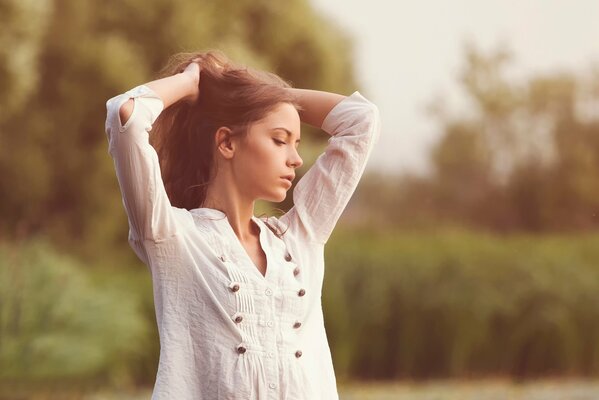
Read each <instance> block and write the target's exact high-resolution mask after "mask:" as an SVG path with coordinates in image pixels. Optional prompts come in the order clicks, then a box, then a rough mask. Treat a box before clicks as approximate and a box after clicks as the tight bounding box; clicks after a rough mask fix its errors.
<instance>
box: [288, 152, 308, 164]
mask: <svg viewBox="0 0 599 400" xmlns="http://www.w3.org/2000/svg"><path fill="white" fill-rule="evenodd" d="M287 164H288V165H289V166H290V167H293V168H299V167H301V166H302V165H303V164H304V161H303V160H302V158H301V157H300V155H299V153H298V152H297V149H295V150H294V151H293V154H292V156H291V157H290V159H289V161H288V162H287Z"/></svg>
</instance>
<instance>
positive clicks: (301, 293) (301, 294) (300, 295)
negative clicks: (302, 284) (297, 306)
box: [297, 289, 306, 297]
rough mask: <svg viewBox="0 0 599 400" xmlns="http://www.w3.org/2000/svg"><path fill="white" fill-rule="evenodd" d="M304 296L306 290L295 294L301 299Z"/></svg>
mask: <svg viewBox="0 0 599 400" xmlns="http://www.w3.org/2000/svg"><path fill="white" fill-rule="evenodd" d="M305 294H306V290H305V289H300V290H299V292H297V295H298V296H299V297H302V296H303V295H305Z"/></svg>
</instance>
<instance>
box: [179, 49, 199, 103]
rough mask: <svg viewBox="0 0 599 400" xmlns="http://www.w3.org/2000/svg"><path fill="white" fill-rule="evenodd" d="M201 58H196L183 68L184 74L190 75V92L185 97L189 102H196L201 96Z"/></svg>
mask: <svg viewBox="0 0 599 400" xmlns="http://www.w3.org/2000/svg"><path fill="white" fill-rule="evenodd" d="M198 61H199V59H197V58H196V59H194V60H192V62H191V63H190V64H189V65H188V66H187V67H186V68H185V69H184V70H183V72H182V73H183V74H184V75H185V76H188V77H189V80H190V82H191V88H190V94H189V95H188V96H186V97H185V99H184V101H187V102H189V103H195V102H196V101H197V100H198V97H199V96H200V71H201V67H200V64H199V63H198Z"/></svg>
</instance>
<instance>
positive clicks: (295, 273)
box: [293, 267, 300, 276]
mask: <svg viewBox="0 0 599 400" xmlns="http://www.w3.org/2000/svg"><path fill="white" fill-rule="evenodd" d="M299 273H300V269H299V267H295V268H294V269H293V276H297V275H298V274H299Z"/></svg>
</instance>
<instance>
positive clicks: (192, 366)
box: [106, 51, 379, 400]
mask: <svg viewBox="0 0 599 400" xmlns="http://www.w3.org/2000/svg"><path fill="white" fill-rule="evenodd" d="M163 75H164V76H165V77H163V78H160V79H158V80H154V81H152V82H148V83H146V84H143V85H140V86H137V87H135V88H133V89H131V90H129V91H127V92H125V93H123V94H120V95H118V96H116V97H113V98H111V99H110V100H108V102H107V103H106V106H107V119H106V133H107V135H108V140H109V153H110V155H111V156H112V158H113V160H114V165H115V169H116V174H117V178H118V181H119V186H120V189H121V193H122V197H123V205H124V207H125V210H126V212H127V216H128V220H129V243H130V245H131V247H132V248H133V249H134V251H135V252H136V254H137V255H138V256H139V258H140V259H141V260H142V261H143V262H144V263H145V264H146V265H147V266H148V268H149V270H150V271H151V273H152V281H153V289H154V302H155V309H156V320H157V324H158V331H159V335H160V362H159V366H158V373H157V377H156V383H155V386H154V392H153V396H152V399H190V400H191V399H193V400H199V399H205V400H214V399H260V400H262V399H288V400H291V399H302V400H316V399H323V400H325V399H326V400H331V399H337V398H338V395H337V389H336V382H335V375H334V371H333V365H332V361H331V354H330V350H329V346H328V342H327V337H326V334H325V329H324V323H323V314H322V306H321V288H322V282H323V274H324V256H323V252H324V245H325V243H326V242H327V239H328V238H329V236H330V234H331V231H332V229H333V227H334V225H335V223H336V222H337V220H338V219H339V217H340V215H341V213H342V211H343V209H344V208H345V206H346V205H347V203H348V201H349V199H350V197H351V195H352V193H353V192H354V190H355V188H356V186H357V184H358V181H359V179H360V176H361V175H362V173H363V171H364V167H365V165H366V161H367V159H368V156H369V154H370V152H371V149H372V146H373V145H374V143H375V142H376V141H377V138H378V135H379V114H378V109H377V107H376V106H374V105H373V104H372V103H371V102H369V101H368V100H366V99H365V98H364V97H363V96H362V95H361V94H360V93H359V92H354V93H353V94H352V95H351V96H348V97H345V96H342V95H339V94H333V93H327V92H321V91H315V90H306V89H294V88H291V87H290V85H289V84H288V83H286V82H285V81H283V80H282V79H281V78H279V77H277V76H276V75H274V74H271V73H267V72H260V71H255V70H252V69H249V68H247V67H241V66H236V65H235V64H233V63H232V62H231V61H230V60H228V59H227V58H226V57H225V56H224V55H223V54H222V53H221V52H218V51H210V52H206V53H193V54H189V53H185V54H179V55H177V56H175V57H173V58H172V59H171V62H170V66H169V67H167V69H166V70H165V72H164V74H163ZM300 121H302V122H305V123H308V124H310V125H313V126H316V127H319V128H322V130H324V131H325V132H326V133H328V134H329V135H330V136H331V137H330V139H329V141H328V145H327V147H326V151H325V152H324V154H322V155H320V157H319V158H318V159H317V160H316V162H315V164H314V165H313V166H312V167H311V168H310V169H309V170H308V171H307V172H306V174H305V175H304V176H303V178H302V179H301V180H300V181H299V182H298V183H297V185H296V187H295V189H294V192H293V201H294V206H293V207H292V208H291V209H290V210H289V211H288V212H287V213H285V214H284V215H282V216H281V217H280V218H276V217H270V218H264V219H263V218H257V217H255V216H254V215H253V212H254V202H255V201H256V200H258V199H264V200H268V201H273V202H280V201H282V200H284V199H285V197H286V193H287V190H289V188H290V187H291V184H292V181H293V179H294V177H295V170H296V168H298V167H299V166H301V165H302V159H301V157H300V156H299V154H298V145H299V142H300V136H301V134H300ZM150 132H151V135H152V139H153V140H154V141H155V143H154V142H153V144H154V145H155V147H152V146H151V145H150V142H149V139H150V137H149V136H150V135H149V133H150ZM155 148H156V150H155ZM159 160H160V163H159ZM161 171H162V173H161Z"/></svg>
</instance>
